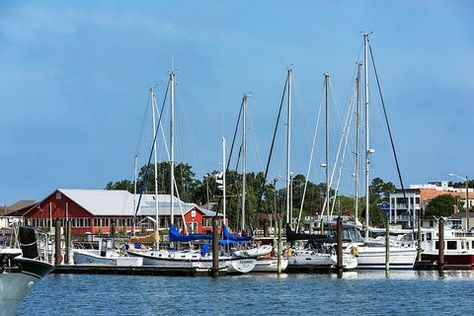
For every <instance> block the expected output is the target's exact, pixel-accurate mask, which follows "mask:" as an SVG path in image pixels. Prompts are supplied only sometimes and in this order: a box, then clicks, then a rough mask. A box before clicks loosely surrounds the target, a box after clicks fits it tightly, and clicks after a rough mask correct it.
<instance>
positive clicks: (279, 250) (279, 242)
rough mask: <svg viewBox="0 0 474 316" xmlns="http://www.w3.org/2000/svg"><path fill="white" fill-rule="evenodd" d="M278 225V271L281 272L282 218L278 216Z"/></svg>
mask: <svg viewBox="0 0 474 316" xmlns="http://www.w3.org/2000/svg"><path fill="white" fill-rule="evenodd" d="M276 225H277V258H278V259H277V273H278V274H281V261H282V260H281V259H282V258H281V250H282V249H281V248H282V244H281V219H280V218H277V219H276Z"/></svg>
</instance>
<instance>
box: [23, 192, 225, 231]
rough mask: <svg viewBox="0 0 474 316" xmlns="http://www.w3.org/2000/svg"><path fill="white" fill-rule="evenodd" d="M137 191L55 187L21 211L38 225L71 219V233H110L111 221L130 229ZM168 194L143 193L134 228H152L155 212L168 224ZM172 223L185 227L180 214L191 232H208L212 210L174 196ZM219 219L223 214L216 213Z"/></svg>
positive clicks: (29, 220)
mask: <svg viewBox="0 0 474 316" xmlns="http://www.w3.org/2000/svg"><path fill="white" fill-rule="evenodd" d="M138 200H139V197H138V195H136V196H134V194H131V193H129V192H128V191H112V190H86V189H57V190H55V191H54V192H53V193H51V194H50V195H48V196H47V197H46V198H44V199H43V200H42V201H41V202H38V203H36V204H35V205H34V206H33V207H31V208H29V209H28V210H26V211H25V212H24V213H23V214H17V215H23V216H24V217H25V220H26V222H27V223H28V224H29V225H31V226H33V227H35V228H39V229H46V230H47V229H48V228H49V229H51V228H52V227H53V226H54V221H55V220H57V219H59V220H61V224H62V226H64V224H65V221H66V220H71V222H72V233H73V234H76V235H77V234H88V233H91V234H97V233H109V232H110V229H111V226H112V223H114V224H115V227H116V231H117V232H124V233H125V232H130V231H131V229H132V225H133V219H134V214H135V210H136V205H137V204H138ZM170 201H171V200H170V196H169V195H158V199H157V200H156V199H155V195H152V194H144V195H143V196H142V199H141V203H140V208H139V210H138V212H137V214H136V216H135V222H136V224H135V229H136V230H141V229H152V228H153V227H154V226H155V224H154V223H155V218H156V214H157V212H158V218H159V221H160V227H168V225H169V222H170V218H171V202H170ZM173 201H174V205H173V211H174V212H173V213H174V216H173V217H174V223H175V226H176V227H178V228H179V229H182V230H184V229H183V228H184V226H183V218H184V220H185V222H186V224H187V228H188V231H189V232H190V233H207V232H210V231H211V230H212V217H213V216H215V212H214V211H210V210H206V209H203V208H201V207H199V206H197V205H196V204H193V203H186V202H183V201H180V200H179V199H177V198H176V197H174V199H173ZM218 218H219V221H221V220H222V214H220V213H219V214H218Z"/></svg>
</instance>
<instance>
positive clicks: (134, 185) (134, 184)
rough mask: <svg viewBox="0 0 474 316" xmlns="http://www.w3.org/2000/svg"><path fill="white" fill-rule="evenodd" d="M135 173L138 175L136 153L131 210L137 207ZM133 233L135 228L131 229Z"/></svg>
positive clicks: (136, 156)
mask: <svg viewBox="0 0 474 316" xmlns="http://www.w3.org/2000/svg"><path fill="white" fill-rule="evenodd" d="M137 175H138V155H135V163H134V170H133V179H134V180H133V210H134V211H135V210H136V209H137ZM134 228H135V227H134ZM133 235H135V229H133Z"/></svg>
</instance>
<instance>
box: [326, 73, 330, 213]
mask: <svg viewBox="0 0 474 316" xmlns="http://www.w3.org/2000/svg"><path fill="white" fill-rule="evenodd" d="M328 87H329V75H328V74H324V94H325V97H326V212H327V219H328V222H329V214H330V211H329V205H330V201H329V198H330V194H331V188H330V184H329V99H328Z"/></svg>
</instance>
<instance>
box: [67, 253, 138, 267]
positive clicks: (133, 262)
mask: <svg viewBox="0 0 474 316" xmlns="http://www.w3.org/2000/svg"><path fill="white" fill-rule="evenodd" d="M73 258H74V264H76V265H81V264H84V265H108V266H133V267H137V266H142V265H143V259H142V258H139V257H120V256H117V257H102V256H100V253H99V251H98V250H82V249H76V250H74V251H73Z"/></svg>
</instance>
